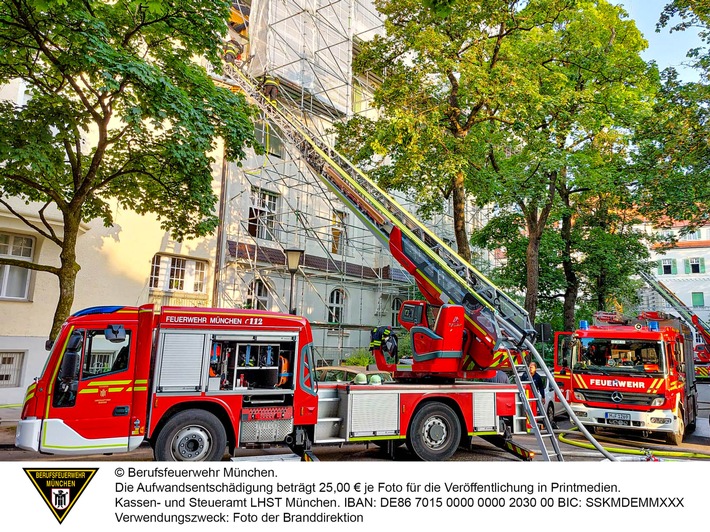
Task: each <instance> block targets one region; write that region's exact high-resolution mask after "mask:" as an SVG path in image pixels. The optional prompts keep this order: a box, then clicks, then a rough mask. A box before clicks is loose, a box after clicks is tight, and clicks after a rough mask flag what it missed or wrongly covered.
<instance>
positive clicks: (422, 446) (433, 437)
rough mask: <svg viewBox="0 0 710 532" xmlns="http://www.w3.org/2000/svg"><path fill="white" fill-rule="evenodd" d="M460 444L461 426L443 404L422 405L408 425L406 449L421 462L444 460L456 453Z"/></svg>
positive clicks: (453, 414) (451, 411) (454, 415)
mask: <svg viewBox="0 0 710 532" xmlns="http://www.w3.org/2000/svg"><path fill="white" fill-rule="evenodd" d="M460 442H461V425H460V424H459V420H458V418H457V417H456V414H455V413H454V411H453V410H452V409H451V408H450V407H448V406H446V405H445V404H442V403H428V404H426V405H424V406H423V407H422V408H421V409H420V410H419V411H418V412H417V413H416V414H414V417H413V418H412V421H411V422H410V424H409V432H408V434H407V447H409V449H410V450H411V451H412V452H413V453H414V454H415V455H417V457H418V458H420V459H421V460H426V461H434V460H446V459H447V458H450V457H451V456H452V455H453V454H454V453H455V452H456V449H458V446H459V443H460Z"/></svg>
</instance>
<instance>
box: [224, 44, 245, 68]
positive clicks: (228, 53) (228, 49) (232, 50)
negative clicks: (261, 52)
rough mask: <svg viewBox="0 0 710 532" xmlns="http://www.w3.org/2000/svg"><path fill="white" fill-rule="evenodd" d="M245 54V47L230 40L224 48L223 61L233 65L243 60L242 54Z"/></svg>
mask: <svg viewBox="0 0 710 532" xmlns="http://www.w3.org/2000/svg"><path fill="white" fill-rule="evenodd" d="M243 53H244V47H243V46H242V45H241V44H240V43H238V42H237V41H235V40H230V41H229V42H228V43H227V44H226V45H225V47H224V51H223V52H222V59H224V61H225V62H227V63H231V64H232V65H233V64H234V63H235V62H236V61H241V60H242V54H243Z"/></svg>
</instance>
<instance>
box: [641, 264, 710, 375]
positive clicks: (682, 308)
mask: <svg viewBox="0 0 710 532" xmlns="http://www.w3.org/2000/svg"><path fill="white" fill-rule="evenodd" d="M639 275H640V277H641V278H642V279H643V280H644V281H645V282H646V284H648V285H649V286H650V287H651V288H653V289H654V290H655V291H656V292H657V293H658V294H659V295H660V296H661V297H662V298H663V299H665V300H666V302H667V303H668V304H669V305H670V306H671V307H672V308H673V309H674V310H675V311H676V312H677V313H678V314H679V315H680V317H681V318H682V319H683V320H685V322H686V323H687V324H688V325H689V326H690V327H692V328H693V329H695V330H696V331H697V333H698V334H699V335H700V336H701V337H702V339H703V342H704V343H705V345H706V346H710V326H708V325H707V324H706V323H705V322H704V321H703V320H701V319H700V317H698V315H697V314H695V313H694V312H693V311H692V310H690V308H688V306H687V305H686V304H685V303H683V301H682V300H681V299H680V298H679V297H678V296H677V295H675V293H674V292H673V291H672V290H671V289H670V288H668V287H667V286H666V285H665V284H663V283H662V282H661V281H659V280H658V279H656V277H655V276H654V275H653V274H651V273H649V272H647V271H641V272H639ZM700 363H701V364H705V365H708V364H710V359H709V358H708V355H707V352H705V353H704V354H702V355H701V356H700ZM704 368H705V366H703V369H704ZM696 369H700V368H697V367H696ZM701 371H702V370H701ZM705 371H707V369H705ZM700 376H702V377H705V376H707V375H706V374H702V375H700Z"/></svg>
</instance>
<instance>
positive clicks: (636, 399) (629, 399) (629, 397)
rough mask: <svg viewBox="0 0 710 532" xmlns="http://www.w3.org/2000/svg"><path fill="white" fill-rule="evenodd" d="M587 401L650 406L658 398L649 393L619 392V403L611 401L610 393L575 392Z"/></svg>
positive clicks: (595, 391)
mask: <svg viewBox="0 0 710 532" xmlns="http://www.w3.org/2000/svg"><path fill="white" fill-rule="evenodd" d="M577 392H578V393H581V394H582V395H583V396H584V398H585V399H586V400H587V401H590V402H593V403H612V404H617V405H635V406H650V405H651V403H652V402H653V400H654V399H656V398H657V397H660V396H659V395H656V394H650V393H630V392H621V395H622V397H623V398H622V400H621V401H620V402H618V403H617V402H615V401H612V399H611V394H612V391H600V390H577Z"/></svg>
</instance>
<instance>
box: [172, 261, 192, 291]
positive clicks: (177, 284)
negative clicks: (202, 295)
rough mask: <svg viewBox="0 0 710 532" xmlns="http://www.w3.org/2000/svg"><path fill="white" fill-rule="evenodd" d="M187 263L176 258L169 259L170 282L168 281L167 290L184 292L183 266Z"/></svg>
mask: <svg viewBox="0 0 710 532" xmlns="http://www.w3.org/2000/svg"><path fill="white" fill-rule="evenodd" d="M186 264H187V261H186V260H185V259H180V258H178V257H172V258H171V259H170V280H169V281H168V289H169V290H181V291H182V290H184V288H185V266H186Z"/></svg>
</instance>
